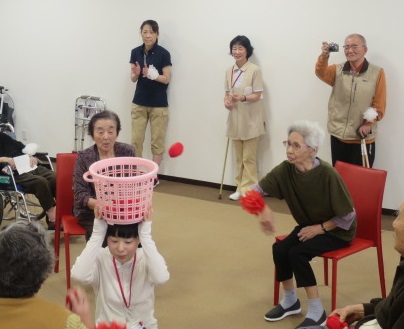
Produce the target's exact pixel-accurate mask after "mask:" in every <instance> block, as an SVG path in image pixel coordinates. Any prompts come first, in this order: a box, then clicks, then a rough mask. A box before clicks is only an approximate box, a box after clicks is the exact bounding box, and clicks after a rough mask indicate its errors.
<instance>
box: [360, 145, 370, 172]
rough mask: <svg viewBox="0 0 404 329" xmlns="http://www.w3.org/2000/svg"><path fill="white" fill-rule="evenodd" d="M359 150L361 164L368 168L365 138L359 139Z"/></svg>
mask: <svg viewBox="0 0 404 329" xmlns="http://www.w3.org/2000/svg"><path fill="white" fill-rule="evenodd" d="M361 151H362V166H363V167H366V168H370V166H369V157H368V151H367V149H366V142H365V139H361Z"/></svg>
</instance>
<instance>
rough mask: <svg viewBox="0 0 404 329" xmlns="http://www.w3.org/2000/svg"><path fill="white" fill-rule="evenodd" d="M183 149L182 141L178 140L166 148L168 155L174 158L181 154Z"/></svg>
mask: <svg viewBox="0 0 404 329" xmlns="http://www.w3.org/2000/svg"><path fill="white" fill-rule="evenodd" d="M183 151H184V145H182V143H180V142H177V143H174V144H173V145H171V146H170V148H169V149H168V155H169V156H170V157H172V158H175V157H177V156H179V155H181V154H182V152H183Z"/></svg>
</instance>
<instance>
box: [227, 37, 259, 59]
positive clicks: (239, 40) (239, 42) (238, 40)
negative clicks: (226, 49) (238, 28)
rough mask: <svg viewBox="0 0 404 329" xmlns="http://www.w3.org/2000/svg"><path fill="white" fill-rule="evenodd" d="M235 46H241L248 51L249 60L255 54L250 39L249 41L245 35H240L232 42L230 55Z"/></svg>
mask: <svg viewBox="0 0 404 329" xmlns="http://www.w3.org/2000/svg"><path fill="white" fill-rule="evenodd" d="M234 45H241V46H243V47H244V48H245V49H247V59H249V58H250V57H251V55H252V54H253V51H254V48H253V46H251V42H250V39H248V38H247V37H246V36H245V35H238V36H236V37H235V38H234V39H233V40H231V41H230V55H231V51H232V49H233V46H234Z"/></svg>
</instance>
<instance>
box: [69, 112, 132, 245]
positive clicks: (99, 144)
mask: <svg viewBox="0 0 404 329" xmlns="http://www.w3.org/2000/svg"><path fill="white" fill-rule="evenodd" d="M120 130H121V121H120V120H119V117H118V115H117V114H116V113H114V112H112V111H102V112H100V113H97V114H95V115H94V116H93V117H92V118H91V120H90V123H89V124H88V134H89V135H90V136H91V137H92V138H93V140H94V145H93V146H90V147H89V148H87V149H85V150H84V151H81V152H79V155H78V158H77V161H76V166H75V169H74V180H73V189H74V215H75V216H76V217H77V218H78V221H79V223H80V225H81V226H83V227H84V228H85V230H86V232H87V233H86V239H87V240H88V239H89V238H90V236H91V232H92V231H93V224H94V208H95V206H96V203H97V200H96V195H95V190H94V185H93V184H92V183H88V182H86V181H85V180H84V178H83V174H84V173H85V172H87V171H88V170H89V167H90V166H91V165H92V164H93V163H94V162H96V161H99V160H103V159H108V158H113V157H133V156H135V150H134V148H133V146H131V145H129V144H126V143H120V142H117V141H116V139H117V137H118V135H119V132H120Z"/></svg>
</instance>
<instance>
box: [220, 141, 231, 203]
mask: <svg viewBox="0 0 404 329" xmlns="http://www.w3.org/2000/svg"><path fill="white" fill-rule="evenodd" d="M229 142H230V138H227V145H226V154H225V155H224V164H223V172H222V182H221V183H220V190H219V197H218V198H219V200H221V199H222V191H223V180H224V172H225V170H226V161H227V152H228V151H229Z"/></svg>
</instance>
